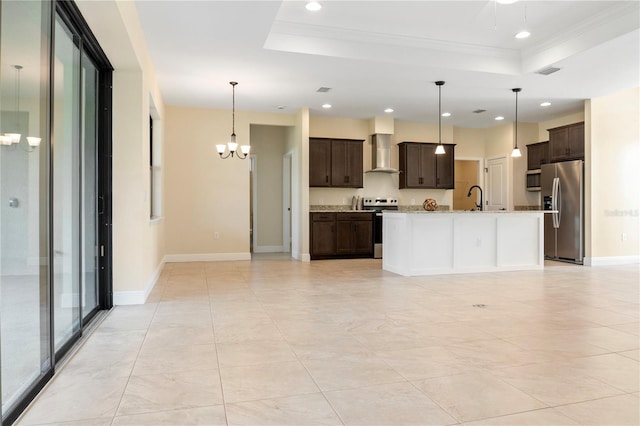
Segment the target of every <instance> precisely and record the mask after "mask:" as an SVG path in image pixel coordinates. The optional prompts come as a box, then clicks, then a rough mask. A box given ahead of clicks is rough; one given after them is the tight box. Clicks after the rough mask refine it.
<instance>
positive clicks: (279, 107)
mask: <svg viewBox="0 0 640 426" xmlns="http://www.w3.org/2000/svg"><path fill="white" fill-rule="evenodd" d="M285 108H286V106H284V105H278V106H276V109H285Z"/></svg>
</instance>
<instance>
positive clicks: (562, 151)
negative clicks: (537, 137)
mask: <svg viewBox="0 0 640 426" xmlns="http://www.w3.org/2000/svg"><path fill="white" fill-rule="evenodd" d="M568 155H569V130H568V129H567V128H566V127H563V128H560V129H551V130H549V156H550V157H551V158H550V160H551V162H552V163H553V162H556V161H563V160H565V159H566V158H567V157H568Z"/></svg>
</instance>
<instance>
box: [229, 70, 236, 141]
mask: <svg viewBox="0 0 640 426" xmlns="http://www.w3.org/2000/svg"><path fill="white" fill-rule="evenodd" d="M229 84H231V87H233V90H232V93H233V95H232V103H231V105H232V107H231V108H232V109H231V133H232V134H233V135H235V134H236V84H238V83H237V82H235V81H232V82H231V83H229Z"/></svg>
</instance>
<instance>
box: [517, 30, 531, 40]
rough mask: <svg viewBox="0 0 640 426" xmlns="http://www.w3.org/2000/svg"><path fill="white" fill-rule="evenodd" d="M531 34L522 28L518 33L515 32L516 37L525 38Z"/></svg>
mask: <svg viewBox="0 0 640 426" xmlns="http://www.w3.org/2000/svg"><path fill="white" fill-rule="evenodd" d="M530 35H531V33H530V32H529V31H527V30H522V31H520V32H519V33H518V34H516V38H527V37H529V36H530Z"/></svg>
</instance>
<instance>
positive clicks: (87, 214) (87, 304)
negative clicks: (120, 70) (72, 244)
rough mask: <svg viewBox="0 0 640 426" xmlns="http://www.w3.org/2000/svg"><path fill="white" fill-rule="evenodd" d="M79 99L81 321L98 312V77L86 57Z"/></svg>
mask: <svg viewBox="0 0 640 426" xmlns="http://www.w3.org/2000/svg"><path fill="white" fill-rule="evenodd" d="M81 72H82V98H81V101H80V109H81V111H80V113H81V117H80V128H81V131H80V135H81V136H80V141H81V143H80V146H81V161H80V165H81V170H80V182H81V186H82V190H81V194H82V196H81V205H82V209H81V217H80V223H81V232H80V234H81V240H80V241H81V243H80V245H81V247H80V251H81V260H80V261H81V264H80V269H81V270H82V275H81V281H80V286H81V289H80V292H81V294H82V299H81V308H82V322H83V323H85V322H86V321H87V320H88V319H89V318H91V316H92V315H93V314H94V313H95V312H96V310H97V309H98V307H99V305H98V284H99V258H98V257H99V254H100V251H99V248H98V231H99V230H98V227H99V224H98V217H99V212H98V193H99V192H98V191H99V188H98V115H97V113H98V111H97V106H98V77H99V71H98V69H97V67H96V65H95V64H94V62H93V61H92V60H91V58H90V57H89V56H87V55H83V56H82V59H81Z"/></svg>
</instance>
